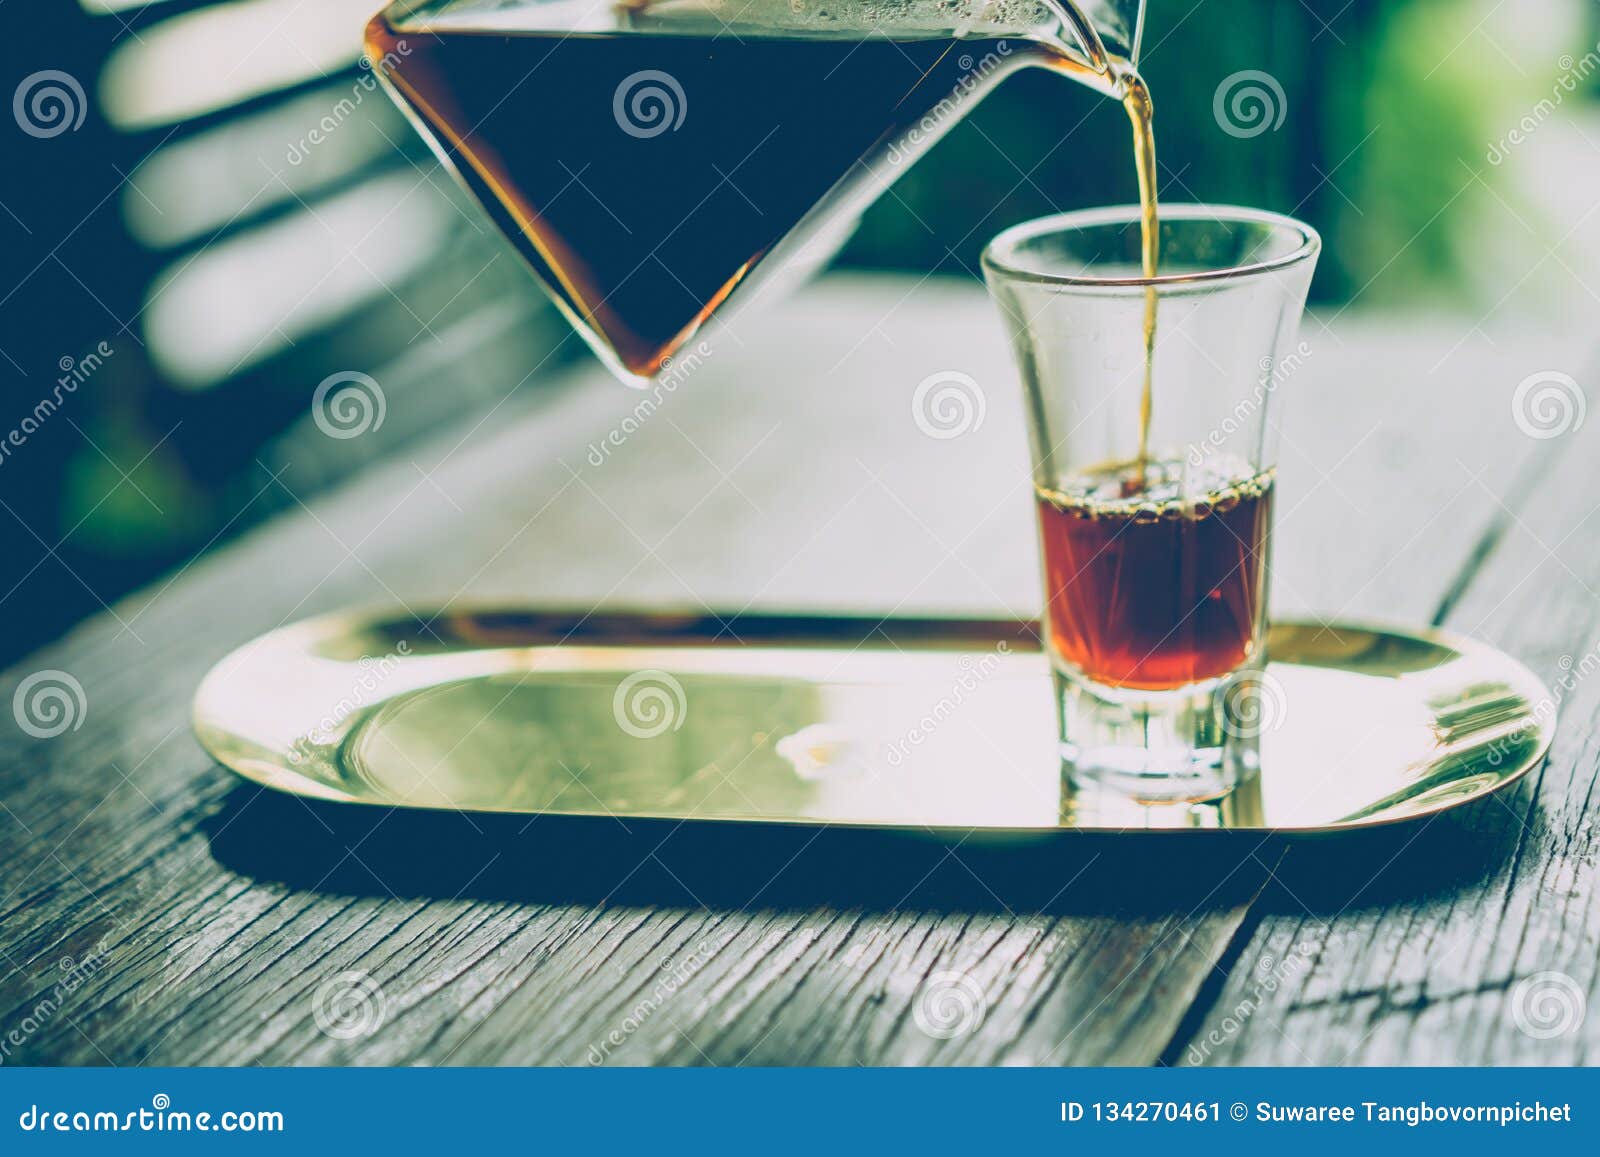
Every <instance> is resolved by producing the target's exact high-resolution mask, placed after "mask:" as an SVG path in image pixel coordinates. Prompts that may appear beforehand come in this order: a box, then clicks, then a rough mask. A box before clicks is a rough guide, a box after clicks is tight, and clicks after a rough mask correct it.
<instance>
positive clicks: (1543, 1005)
mask: <svg viewBox="0 0 1600 1157" xmlns="http://www.w3.org/2000/svg"><path fill="white" fill-rule="evenodd" d="M1508 425H1509V422H1508ZM1506 434H1507V436H1511V437H1515V436H1518V435H1517V433H1516V431H1515V427H1514V426H1513V427H1512V428H1511V429H1510V430H1507V431H1506ZM1597 445H1600V431H1596V430H1595V429H1594V428H1593V427H1581V428H1580V429H1578V430H1576V431H1574V432H1572V433H1569V434H1565V435H1562V436H1561V437H1560V438H1559V439H1552V440H1549V441H1544V442H1541V443H1540V446H1539V450H1538V452H1537V456H1536V458H1535V459H1534V460H1533V461H1532V462H1531V463H1529V465H1528V467H1527V468H1526V469H1525V470H1524V472H1523V473H1522V475H1521V476H1520V477H1519V478H1518V479H1517V480H1516V481H1515V482H1514V483H1513V485H1512V486H1511V487H1510V488H1509V489H1507V490H1505V491H1503V492H1497V493H1496V494H1495V502H1496V507H1497V515H1496V518H1495V521H1494V523H1493V524H1492V525H1491V527H1490V528H1489V530H1488V531H1487V532H1486V533H1485V535H1484V536H1483V538H1482V540H1481V543H1480V547H1481V550H1480V552H1479V555H1478V557H1477V559H1476V560H1475V562H1474V564H1473V566H1472V567H1471V568H1470V571H1469V573H1467V574H1466V575H1464V576H1463V579H1462V581H1461V582H1460V583H1459V584H1458V588H1457V589H1456V590H1454V591H1453V592H1452V593H1451V596H1450V598H1449V599H1448V600H1447V602H1446V603H1444V604H1443V605H1441V607H1440V608H1439V616H1440V619H1441V621H1442V625H1444V626H1447V627H1450V628H1453V629H1455V630H1458V631H1461V632H1462V633H1464V634H1470V635H1474V636H1477V637H1480V638H1483V639H1486V640H1488V641H1490V642H1493V643H1495V644H1496V645H1498V646H1500V647H1502V648H1503V649H1505V650H1506V651H1508V652H1510V653H1511V654H1513V655H1516V656H1518V657H1519V658H1521V659H1523V660H1524V661H1525V662H1527V663H1528V664H1529V666H1530V667H1532V669H1533V670H1534V671H1535V672H1537V673H1538V674H1539V675H1540V677H1541V678H1543V679H1544V680H1545V681H1546V683H1547V684H1548V685H1549V686H1550V687H1551V698H1550V701H1549V704H1550V706H1551V707H1553V708H1556V709H1558V710H1559V718H1560V726H1559V729H1558V731H1557V734H1556V740H1555V743H1554V745H1553V747H1552V750H1551V753H1550V757H1549V759H1548V760H1547V762H1546V764H1545V765H1544V766H1543V767H1541V768H1538V769H1536V771H1535V772H1534V773H1533V774H1532V775H1531V776H1529V777H1528V779H1526V780H1524V781H1523V782H1522V783H1521V784H1519V785H1518V787H1517V788H1516V789H1515V790H1514V791H1512V792H1510V793H1507V794H1505V795H1504V796H1500V797H1494V798H1491V799H1489V800H1486V801H1483V802H1482V803H1480V804H1477V805H1474V806H1473V807H1472V808H1470V809H1465V810H1463V811H1462V812H1460V813H1453V814H1447V815H1444V816H1440V817H1437V818H1436V819H1434V820H1432V821H1428V822H1424V823H1422V824H1418V825H1416V830H1415V831H1414V832H1413V833H1412V834H1411V835H1410V837H1409V839H1408V840H1407V842H1406V843H1405V844H1404V845H1403V846H1401V847H1399V848H1398V849H1396V850H1395V852H1394V855H1393V858H1392V859H1377V858H1374V859H1372V860H1370V861H1367V862H1362V861H1359V860H1348V859H1337V858H1334V857H1331V856H1328V855H1326V854H1321V853H1314V852H1310V851H1308V850H1307V851H1303V850H1301V849H1295V850H1293V851H1292V852H1291V853H1290V854H1289V855H1288V856H1287V857H1286V859H1285V862H1284V864H1283V865H1282V866H1281V868H1280V870H1279V875H1278V878H1277V879H1275V880H1274V881H1273V883H1272V884H1270V885H1269V887H1268V889H1267V891H1266V893H1265V895H1264V897H1263V900H1262V903H1261V905H1260V908H1259V912H1258V917H1257V918H1259V920H1260V923H1259V926H1258V927H1257V928H1256V929H1255V931H1254V933H1253V935H1252V936H1251V937H1250V939H1249V941H1248V943H1247V944H1245V945H1244V946H1243V947H1242V948H1241V949H1240V951H1239V957H1238V960H1237V963H1236V966H1235V967H1234V969H1233V970H1232V972H1231V974H1230V976H1229V978H1228V981H1227V983H1226V984H1225V985H1224V986H1223V987H1222V989H1221V991H1220V992H1219V993H1217V994H1216V996H1215V1000H1214V1003H1212V1002H1210V1001H1209V999H1208V1004H1207V1007H1206V1008H1205V1009H1204V1010H1203V1011H1202V1010H1197V1013H1196V1015H1195V1016H1194V1017H1192V1018H1191V1024H1190V1025H1189V1026H1188V1027H1187V1030H1186V1034H1185V1039H1184V1040H1182V1041H1181V1042H1179V1043H1180V1044H1181V1046H1182V1047H1181V1048H1179V1049H1175V1050H1174V1051H1173V1055H1172V1058H1171V1059H1173V1060H1175V1061H1178V1062H1180V1063H1182V1062H1188V1063H1200V1062H1209V1063H1226V1064H1234V1063H1242V1064H1295V1063H1314V1064H1440V1063H1447V1064H1587V1063H1593V1062H1594V1060H1595V1058H1596V1056H1597V1055H1600V1017H1596V1016H1595V1015H1593V1014H1592V1013H1590V1012H1589V1011H1588V1010H1589V1007H1590V1006H1591V1005H1592V1004H1593V1002H1594V1000H1595V996H1596V986H1597V960H1600V873H1597V870H1596V862H1597V860H1600V840H1597V837H1596V834H1595V830H1594V815H1595V804H1596V781H1597V775H1600V766H1597V760H1596V755H1595V746H1594V731H1595V721H1596V715H1597V711H1600V679H1596V678H1594V676H1595V675H1596V674H1597V673H1600V650H1597V647H1600V540H1597V539H1596V536H1595V535H1594V533H1593V528H1594V526H1595V525H1596V523H1597V514H1600V504H1597V502H1596V498H1595V496H1594V493H1593V483H1592V478H1593V470H1594V466H1593V463H1594V461H1595V453H1596V448H1597ZM1264 989H1270V990H1271V991H1263V990H1264ZM1225 1021H1226V1022H1228V1023H1227V1024H1226V1025H1224V1022H1225Z"/></svg>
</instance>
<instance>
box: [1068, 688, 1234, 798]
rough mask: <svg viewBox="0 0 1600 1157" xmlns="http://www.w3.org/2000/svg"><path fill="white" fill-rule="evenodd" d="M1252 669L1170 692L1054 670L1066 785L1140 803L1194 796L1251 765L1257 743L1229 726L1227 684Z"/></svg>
mask: <svg viewBox="0 0 1600 1157" xmlns="http://www.w3.org/2000/svg"><path fill="white" fill-rule="evenodd" d="M1256 677H1257V676H1256V673H1255V672H1250V671H1243V672H1235V673H1233V674H1231V675H1228V676H1226V677H1224V678H1218V679H1211V680H1207V681H1205V682H1201V683H1194V684H1191V685H1190V686H1188V687H1183V688H1179V689H1177V690H1174V691H1131V690H1129V689H1127V688H1123V687H1110V686H1106V685H1104V684H1097V683H1094V682H1092V681H1091V680H1088V679H1085V678H1084V677H1083V676H1081V675H1077V674H1072V673H1063V672H1061V671H1059V670H1058V671H1056V672H1055V682H1056V704H1057V709H1058V711H1059V717H1060V737H1061V742H1060V753H1061V774H1062V778H1063V780H1064V781H1065V784H1066V786H1068V787H1069V788H1071V789H1073V790H1078V791H1085V790H1109V791H1113V792H1116V793H1118V794H1119V795H1123V796H1127V797H1128V798H1130V799H1133V800H1136V801H1138V802H1141V803H1152V804H1154V803H1197V802H1201V801H1204V800H1211V799H1216V798H1218V797H1220V796H1224V795H1227V794H1228V793H1229V792H1231V791H1233V790H1234V789H1235V788H1237V787H1238V786H1239V785H1240V784H1242V783H1245V782H1247V781H1249V780H1251V779H1253V778H1255V776H1256V774H1257V773H1258V772H1259V770H1260V767H1261V761H1260V755H1259V752H1260V744H1259V740H1258V738H1257V736H1256V734H1254V733H1253V732H1252V731H1251V730H1250V729H1249V728H1239V727H1235V726H1231V725H1230V719H1229V716H1228V712H1227V703H1228V701H1229V699H1230V697H1232V696H1233V694H1234V691H1233V689H1235V688H1239V687H1241V686H1244V685H1247V684H1248V683H1249V681H1250V680H1252V679H1254V678H1256Z"/></svg>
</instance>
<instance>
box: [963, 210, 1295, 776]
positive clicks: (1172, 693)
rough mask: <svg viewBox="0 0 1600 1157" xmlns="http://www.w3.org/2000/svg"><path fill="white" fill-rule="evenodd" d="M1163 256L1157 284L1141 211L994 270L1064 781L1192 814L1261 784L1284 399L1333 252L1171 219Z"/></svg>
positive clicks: (1247, 217) (991, 266)
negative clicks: (1021, 423)
mask: <svg viewBox="0 0 1600 1157" xmlns="http://www.w3.org/2000/svg"><path fill="white" fill-rule="evenodd" d="M1160 242H1161V263H1160V266H1159V270H1158V272H1159V276H1157V277H1154V278H1145V277H1142V276H1141V275H1140V268H1141V267H1140V214H1139V209H1138V208H1137V207H1136V206H1134V207H1127V208H1108V209H1095V210H1089V211H1085V212H1078V213H1067V214H1062V215H1060V216H1055V217H1047V218H1043V219H1041V220H1038V221H1032V222H1028V223H1026V224H1022V225H1018V226H1016V227H1015V228H1012V229H1008V230H1007V231H1006V232H1004V233H1002V234H1000V235H999V236H998V237H996V238H995V239H994V241H993V242H991V243H990V245H989V246H988V248H987V249H986V250H985V251H984V255H983V268H984V275H985V277H986V279H987V281H988V284H989V289H990V292H991V293H992V294H993V296H994V298H995V300H996V301H997V302H998V304H999V306H1000V309H1001V312H1002V313H1003V314H1004V316H1005V319H1006V323H1007V325H1008V327H1009V329H1010V333H1011V338H1012V342H1013V345H1014V347H1015V351H1016V356H1017V361H1018V363H1019V365H1020V367H1021V371H1022V379H1023V385H1024V389H1025V391H1026V400H1027V410H1028V426H1029V434H1030V440H1031V444H1032V456H1033V484H1034V495H1035V504H1036V507H1037V513H1038V524H1039V541H1040V546H1041V554H1042V556H1043V563H1044V587H1045V590H1044V593H1045V609H1044V620H1043V627H1044V636H1045V645H1046V648H1047V650H1048V652H1049V655H1050V659H1051V665H1052V668H1053V670H1054V672H1055V679H1056V689H1057V698H1058V700H1059V706H1060V751H1061V759H1062V770H1063V774H1064V775H1065V776H1066V777H1067V780H1068V782H1069V784H1071V785H1074V786H1076V787H1077V788H1080V789H1081V788H1084V787H1088V786H1094V787H1097V788H1103V789H1110V790H1114V791H1116V792H1119V793H1122V794H1125V795H1128V796H1132V797H1134V798H1136V799H1138V800H1141V801H1146V802H1164V801H1171V802H1176V801H1198V800H1205V799H1212V798H1215V797H1217V796H1220V795H1223V794H1225V793H1227V792H1228V791H1230V790H1231V789H1233V788H1234V787H1236V786H1237V785H1238V784H1239V783H1241V782H1242V781H1244V780H1245V779H1246V778H1248V777H1250V776H1252V775H1253V774H1254V773H1255V772H1256V770H1257V769H1258V768H1259V757H1258V747H1259V744H1258V742H1257V741H1258V738H1259V736H1258V734H1257V732H1258V730H1259V718H1260V715H1261V711H1262V706H1263V704H1262V699H1263V697H1264V696H1266V695H1267V694H1269V692H1270V687H1268V686H1267V685H1266V684H1265V683H1264V679H1266V676H1265V675H1264V670H1265V664H1266V655H1265V640H1266V621H1267V588H1268V555H1269V547H1270V541H1271V524H1272V509H1273V489H1274V481H1275V467H1276V461H1277V441H1278V439H1277V424H1278V421H1279V412H1280V411H1281V408H1282V403H1281V402H1280V401H1279V397H1278V395H1279V394H1280V392H1281V387H1282V386H1283V385H1284V384H1286V382H1287V381H1288V380H1289V379H1290V378H1291V377H1292V375H1293V372H1294V370H1295V369H1296V368H1297V367H1298V366H1299V364H1300V363H1301V362H1302V361H1304V359H1305V357H1306V356H1307V354H1308V352H1309V351H1308V349H1307V347H1305V346H1304V345H1303V344H1299V343H1298V330H1299V324H1300V315H1301V312H1302V310H1303V309H1304V306H1305V297H1306V290H1307V288H1308V286H1309V284H1310V281H1311V273H1312V269H1313V267H1314V266H1315V264H1316V257H1317V252H1318V249H1319V248H1320V244H1321V242H1320V240H1319V238H1318V237H1317V234H1316V232H1315V231H1314V230H1312V229H1311V228H1310V227H1308V226H1306V225H1303V224H1301V223H1300V222H1298V221H1295V220H1293V219H1291V218H1288V217H1283V216H1279V215H1277V214H1273V213H1265V212H1258V211H1255V210H1251V209H1239V208H1233V207H1230V206H1220V205H1170V206H1162V216H1161V224H1160ZM1151 327H1153V329H1152V328H1151ZM1147 340H1148V345H1147ZM1147 353H1148V361H1147ZM1147 366H1148V369H1147ZM1147 374H1148V379H1147Z"/></svg>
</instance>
